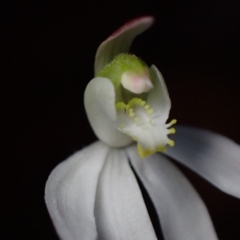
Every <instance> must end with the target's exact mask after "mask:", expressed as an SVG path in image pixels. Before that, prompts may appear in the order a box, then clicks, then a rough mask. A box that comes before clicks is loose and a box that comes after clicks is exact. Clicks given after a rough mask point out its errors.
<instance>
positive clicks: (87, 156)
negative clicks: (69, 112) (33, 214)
mask: <svg viewBox="0 0 240 240" xmlns="http://www.w3.org/2000/svg"><path fill="white" fill-rule="evenodd" d="M108 151H109V148H108V147H107V146H106V145H105V144H103V143H101V142H97V143H94V144H92V145H91V146H89V147H86V148H85V149H83V150H81V151H79V152H76V153H75V154H74V155H72V156H71V157H70V158H68V159H67V160H66V161H64V162H62V163H60V164H59V165H58V166H57V167H56V168H55V169H54V170H53V171H52V173H51V175H50V176H49V178H48V181H47V184H46V188H45V201H46V204H47V208H48V211H49V213H50V216H51V218H52V221H53V223H54V226H55V228H56V231H57V233H58V234H59V236H60V238H61V239H63V240H83V239H84V240H85V239H86V240H96V238H97V231H96V224H95V219H94V214H93V209H94V200H95V194H96V187H97V180H98V176H99V172H100V171H101V169H102V166H103V164H104V161H105V159H106V155H107V153H108Z"/></svg>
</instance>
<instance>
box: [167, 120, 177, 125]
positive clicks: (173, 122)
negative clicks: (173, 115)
mask: <svg viewBox="0 0 240 240" xmlns="http://www.w3.org/2000/svg"><path fill="white" fill-rule="evenodd" d="M175 123H177V120H176V119H173V120H172V121H171V122H170V123H168V125H169V126H172V125H173V124H175Z"/></svg>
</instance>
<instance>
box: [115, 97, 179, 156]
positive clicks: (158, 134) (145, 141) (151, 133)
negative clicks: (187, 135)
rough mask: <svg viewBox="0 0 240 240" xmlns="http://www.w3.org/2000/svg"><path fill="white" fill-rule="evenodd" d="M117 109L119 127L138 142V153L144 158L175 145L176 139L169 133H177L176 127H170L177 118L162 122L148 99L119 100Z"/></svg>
mask: <svg viewBox="0 0 240 240" xmlns="http://www.w3.org/2000/svg"><path fill="white" fill-rule="evenodd" d="M116 110H117V115H118V117H117V122H116V125H117V128H118V129H119V131H121V132H123V133H125V134H127V135H129V136H131V137H132V138H133V140H134V141H136V142H138V146H137V148H138V153H139V155H140V156H141V157H142V158H144V157H146V156H148V155H150V154H153V153H155V152H162V151H165V150H166V145H167V144H169V145H170V146H174V141H173V140H171V139H169V138H168V136H167V135H168V134H173V133H175V129H174V128H170V129H168V128H169V127H170V126H172V125H173V124H175V123H176V120H172V121H171V122H170V123H168V124H165V123H162V122H160V121H159V116H158V114H157V112H156V111H154V109H152V108H151V106H150V105H148V104H147V102H146V101H144V100H142V99H141V98H133V99H131V100H130V101H129V102H128V103H127V104H125V103H124V102H117V103H116Z"/></svg>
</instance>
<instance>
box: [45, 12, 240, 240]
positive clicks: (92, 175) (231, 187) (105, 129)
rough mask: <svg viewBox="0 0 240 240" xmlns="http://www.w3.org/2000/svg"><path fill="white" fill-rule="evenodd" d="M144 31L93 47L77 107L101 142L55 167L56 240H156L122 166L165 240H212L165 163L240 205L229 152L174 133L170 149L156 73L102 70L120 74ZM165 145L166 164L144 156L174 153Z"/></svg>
mask: <svg viewBox="0 0 240 240" xmlns="http://www.w3.org/2000/svg"><path fill="white" fill-rule="evenodd" d="M152 23H153V18H152V17H143V18H140V19H136V20H134V21H132V22H130V23H128V24H126V25H124V26H123V27H122V28H120V29H119V30H118V31H117V32H116V33H114V34H113V35H111V36H110V37H109V38H108V39H107V40H106V41H104V42H103V43H102V44H101V45H100V47H99V48H98V51H97V54H96V59H95V76H96V77H95V78H94V79H93V80H92V81H90V83H89V84H88V86H87V89H86V91H85V97H84V99H85V107H86V111H87V115H88V118H89V121H90V123H91V126H92V128H93V130H94V132H95V134H96V135H97V136H98V138H99V139H100V140H101V141H98V142H96V143H94V144H92V145H90V146H88V147H86V148H85V149H83V150H81V151H79V152H77V153H75V154H74V155H73V156H71V157H70V158H69V159H67V160H66V161H64V162H62V163H60V164H59V165H58V166H57V167H56V168H55V169H54V170H53V171H52V173H51V175H50V177H49V179H48V181H47V184H46V190H45V191H46V195H45V200H46V204H47V207H48V210H49V213H50V216H51V218H52V220H53V223H54V225H55V228H56V230H57V233H58V234H59V236H60V238H61V239H64V240H96V239H103V240H123V239H124V240H125V239H126V240H146V239H147V240H156V239H157V238H156V235H155V232H154V230H153V227H152V224H151V221H150V218H149V216H148V213H147V210H146V207H145V204H144V201H143V198H142V195H141V191H140V189H139V186H138V184H137V181H136V178H135V176H134V174H133V172H132V170H131V167H130V164H129V162H130V163H131V165H132V166H133V168H134V169H135V171H136V173H137V174H138V176H139V177H140V179H141V181H142V182H143V184H144V186H145V188H146V189H147V191H148V193H149V195H150V197H151V199H152V202H153V204H154V206H155V208H156V211H157V213H158V216H159V219H160V223H161V228H162V231H163V235H164V239H165V240H203V239H204V240H205V239H206V240H216V239H217V236H216V234H215V231H214V229H213V226H212V223H211V220H210V217H209V214H208V211H207V209H206V207H205V205H204V203H203V202H202V200H201V198H200V197H199V195H198V194H197V192H196V191H195V190H194V188H193V187H192V186H191V184H190V183H189V181H188V180H187V179H186V178H185V177H184V175H183V174H182V173H181V172H180V171H179V170H178V169H177V168H176V167H175V166H174V165H173V164H172V163H171V162H170V161H168V159H167V158H166V156H165V155H167V156H170V157H172V158H173V159H175V160H176V161H178V162H180V163H182V164H184V165H186V166H187V167H189V168H190V169H192V170H193V171H195V172H196V173H198V174H199V175H201V176H202V177H203V178H205V179H207V180H208V181H209V182H210V183H212V184H213V185H215V186H216V187H217V188H219V189H221V190H222V191H224V192H226V193H228V194H230V195H233V196H235V197H238V198H239V197H240V187H239V184H240V148H239V146H238V145H237V144H236V143H234V142H233V141H231V140H229V139H227V138H226V137H223V136H220V135H218V134H215V133H212V132H209V131H205V130H200V129H197V128H191V127H184V126H179V127H176V129H177V133H176V134H174V135H172V137H171V138H172V140H170V139H169V138H168V134H170V133H174V132H175V130H174V129H173V128H170V129H169V127H170V126H171V125H172V124H174V123H175V120H173V121H171V122H170V123H168V124H167V123H166V121H167V118H168V114H169V110H170V106H171V103H170V99H169V96H168V92H167V88H166V86H165V83H164V80H163V78H162V76H161V74H160V72H159V71H158V70H157V68H156V67H154V66H152V67H151V68H147V67H146V69H145V65H144V64H143V65H141V62H140V65H139V66H140V68H139V66H138V67H137V68H136V69H137V70H136V69H135V68H134V67H133V68H134V69H135V70H136V71H135V70H134V71H133V70H132V69H133V68H132V67H131V68H130V70H132V71H130V70H129V69H127V70H126V69H124V71H119V72H120V74H118V70H117V69H116V68H115V69H116V70H115V71H114V72H112V71H110V73H111V74H112V75H111V74H110V75H111V78H109V77H108V74H109V71H108V70H106V71H105V70H104V69H106V68H108V67H109V68H112V66H117V67H118V66H119V64H118V61H121V59H122V58H125V55H124V54H126V53H127V52H128V51H129V48H130V45H131V43H132V41H133V39H134V38H135V37H136V36H137V35H138V34H140V33H142V32H143V31H144V30H146V29H147V28H148V27H150V26H151V25H152ZM122 53H123V55H121V54H122ZM119 54H120V55H119ZM128 57H129V56H127V58H128ZM133 57H135V56H133ZM130 58H131V57H130ZM136 59H137V58H136ZM114 61H115V62H114ZM123 61H125V60H124V59H123ZM134 61H135V60H133V62H134ZM136 61H138V60H136ZM130 62H131V63H132V60H131V61H130ZM109 64H110V65H109ZM114 64H116V65H114ZM136 64H138V63H136ZM106 66H108V67H106ZM120 66H121V65H120ZM139 69H140V70H141V71H140V70H139ZM120 70H121V69H120ZM125 70H126V71H125ZM110 75H109V76H110ZM115 78H116V79H115ZM110 79H111V80H110ZM132 141H137V142H138V147H136V145H135V144H132V145H131V143H132ZM173 141H175V143H176V145H175V147H173V148H169V147H167V149H166V152H165V153H164V154H165V155H163V154H153V155H151V154H152V153H154V152H157V151H163V150H165V146H166V144H169V145H171V146H173V143H174V142H173ZM141 157H146V158H145V159H144V160H142V159H141Z"/></svg>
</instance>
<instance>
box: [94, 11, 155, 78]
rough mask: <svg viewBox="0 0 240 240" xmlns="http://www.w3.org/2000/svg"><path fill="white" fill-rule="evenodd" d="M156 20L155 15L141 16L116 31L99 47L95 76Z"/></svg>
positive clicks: (126, 49)
mask: <svg viewBox="0 0 240 240" xmlns="http://www.w3.org/2000/svg"><path fill="white" fill-rule="evenodd" d="M153 22H154V19H153V17H150V16H148V17H141V18H137V19H135V20H133V21H130V22H128V23H126V24H125V25H123V26H122V27H121V28H120V29H118V30H117V31H116V32H114V33H113V34H112V35H111V36H110V37H109V38H107V39H106V40H105V41H104V42H102V44H101V45H100V46H99V47H98V50H97V53H96V57H95V64H94V68H95V69H94V72H95V76H96V75H97V74H98V73H99V72H100V71H101V70H102V69H103V68H104V67H105V65H106V64H108V63H110V62H111V61H112V60H113V58H114V57H115V56H116V55H118V54H119V53H126V52H128V50H129V48H130V46H131V44H132V42H133V40H134V38H135V37H136V36H137V35H139V34H141V33H142V32H144V31H145V30H146V29H148V28H149V27H150V26H151V25H152V24H153Z"/></svg>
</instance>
